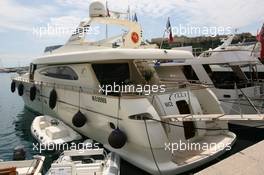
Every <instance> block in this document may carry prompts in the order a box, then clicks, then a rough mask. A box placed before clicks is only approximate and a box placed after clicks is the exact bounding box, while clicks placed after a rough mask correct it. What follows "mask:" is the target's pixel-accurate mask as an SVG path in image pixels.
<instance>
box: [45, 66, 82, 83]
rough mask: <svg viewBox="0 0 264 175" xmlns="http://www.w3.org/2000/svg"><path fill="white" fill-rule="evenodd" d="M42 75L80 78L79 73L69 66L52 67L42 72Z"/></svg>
mask: <svg viewBox="0 0 264 175" xmlns="http://www.w3.org/2000/svg"><path fill="white" fill-rule="evenodd" d="M40 73H41V74H42V75H45V76H47V77H52V78H58V79H64V80H78V75H77V74H76V73H75V72H74V70H73V69H72V68H70V67H67V66H58V67H50V68H47V69H44V70H42V71H41V72H40Z"/></svg>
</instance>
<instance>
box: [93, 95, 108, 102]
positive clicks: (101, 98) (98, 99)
mask: <svg viewBox="0 0 264 175" xmlns="http://www.w3.org/2000/svg"><path fill="white" fill-rule="evenodd" d="M92 100H93V101H96V102H99V103H107V102H106V98H104V97H98V96H92Z"/></svg>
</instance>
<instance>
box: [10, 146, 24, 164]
mask: <svg viewBox="0 0 264 175" xmlns="http://www.w3.org/2000/svg"><path fill="white" fill-rule="evenodd" d="M25 159H26V151H25V148H24V146H17V147H15V149H14V152H13V160H14V161H15V160H25Z"/></svg>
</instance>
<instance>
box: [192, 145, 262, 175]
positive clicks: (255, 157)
mask: <svg viewBox="0 0 264 175" xmlns="http://www.w3.org/2000/svg"><path fill="white" fill-rule="evenodd" d="M263 148H264V141H261V142H259V143H257V144H255V145H252V146H250V147H248V148H246V149H244V150H242V151H240V152H238V153H236V154H234V155H232V156H230V157H228V158H226V159H224V160H222V161H220V162H218V163H216V164H214V165H212V166H210V167H208V168H206V169H204V170H202V171H200V172H198V173H196V174H195V175H223V174H224V175H249V174H250V175H263V174H264V166H263V162H264V151H263Z"/></svg>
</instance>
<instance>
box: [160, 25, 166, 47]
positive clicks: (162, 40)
mask: <svg viewBox="0 0 264 175" xmlns="http://www.w3.org/2000/svg"><path fill="white" fill-rule="evenodd" d="M165 33H166V29H165V30H164V32H163V36H162V39H161V43H160V49H161V48H162V45H163V42H164V37H165Z"/></svg>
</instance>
